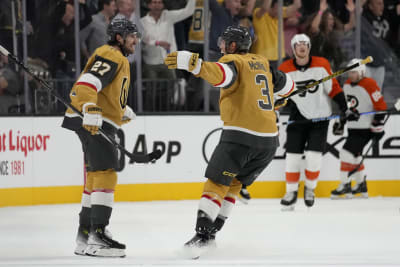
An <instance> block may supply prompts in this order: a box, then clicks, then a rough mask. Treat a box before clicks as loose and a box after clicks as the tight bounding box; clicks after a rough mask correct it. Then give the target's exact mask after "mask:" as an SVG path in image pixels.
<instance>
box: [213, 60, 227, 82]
mask: <svg viewBox="0 0 400 267" xmlns="http://www.w3.org/2000/svg"><path fill="white" fill-rule="evenodd" d="M215 64H217V66H218V67H219V68H220V69H221V71H222V81H221V82H220V83H218V84H214V86H218V85H221V84H223V83H224V82H225V79H226V74H225V70H224V68H223V67H222V65H221V64H219V63H218V62H215Z"/></svg>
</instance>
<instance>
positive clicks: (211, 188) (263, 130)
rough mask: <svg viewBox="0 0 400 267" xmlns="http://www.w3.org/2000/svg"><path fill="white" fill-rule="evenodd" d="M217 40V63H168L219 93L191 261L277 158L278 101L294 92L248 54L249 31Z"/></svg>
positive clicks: (174, 57)
mask: <svg viewBox="0 0 400 267" xmlns="http://www.w3.org/2000/svg"><path fill="white" fill-rule="evenodd" d="M219 39H220V40H219V47H220V49H221V52H222V53H223V54H224V56H223V57H221V58H220V60H219V61H218V62H206V61H202V60H201V59H200V58H199V57H198V54H194V53H191V52H188V51H178V52H174V53H171V54H169V55H168V56H167V58H166V59H165V64H166V65H168V67H169V68H173V69H174V68H177V69H183V70H187V71H189V72H191V73H192V74H194V75H195V76H197V77H201V78H202V79H204V80H206V81H207V82H209V83H210V84H212V85H213V86H216V87H220V88H221V90H220V100H219V105H220V110H221V112H220V113H221V119H222V121H223V123H224V126H223V131H222V134H221V139H220V142H219V144H218V145H217V147H216V148H215V150H214V152H213V155H212V156H211V159H210V162H209V164H208V166H207V169H206V172H205V177H206V178H207V181H206V182H205V185H204V189H203V194H202V196H201V199H200V203H199V208H198V212H197V222H196V227H195V230H196V234H195V236H194V237H193V238H192V239H191V240H190V241H188V242H187V243H186V244H185V246H184V247H185V249H187V250H189V251H192V252H193V253H194V254H193V255H191V257H193V258H196V257H198V256H199V254H198V253H199V251H201V250H202V248H207V247H209V246H212V245H213V244H214V240H215V234H216V233H217V232H218V231H219V230H221V228H222V226H223V224H224V222H225V220H226V219H227V218H228V216H229V214H230V212H231V210H232V208H233V206H234V204H235V200H236V198H237V195H238V194H239V191H240V189H241V187H242V184H244V185H250V184H252V183H253V182H254V180H255V179H256V178H257V177H258V176H259V174H260V173H261V172H262V171H263V170H264V169H265V168H266V167H267V166H268V164H269V163H270V162H271V160H272V159H273V157H274V155H275V152H276V149H277V147H278V145H279V140H278V130H277V125H276V117H275V112H274V99H275V97H276V96H277V97H278V98H279V96H285V95H288V94H290V93H291V92H292V90H293V89H294V83H293V81H292V79H291V78H290V77H289V76H288V75H286V74H284V73H283V72H281V71H276V70H273V69H270V66H269V62H268V60H267V59H265V58H264V57H262V56H260V55H255V54H250V53H248V51H249V49H250V46H251V37H250V34H249V32H248V30H247V29H246V28H244V27H240V26H230V27H228V28H227V29H226V30H225V31H224V32H223V34H222V35H221V37H220V38H219ZM199 248H200V249H199Z"/></svg>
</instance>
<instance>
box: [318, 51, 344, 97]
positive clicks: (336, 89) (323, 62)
mask: <svg viewBox="0 0 400 267" xmlns="http://www.w3.org/2000/svg"><path fill="white" fill-rule="evenodd" d="M313 67H323V68H324V69H325V70H326V72H327V73H328V74H329V75H331V74H332V69H331V64H329V61H328V60H327V59H326V58H323V57H315V56H313V57H312V60H311V65H310V68H313ZM340 92H343V90H342V88H341V87H340V85H339V83H338V81H337V80H336V78H332V90H331V92H330V93H329V97H330V98H334V97H335V96H336V95H337V94H339V93H340Z"/></svg>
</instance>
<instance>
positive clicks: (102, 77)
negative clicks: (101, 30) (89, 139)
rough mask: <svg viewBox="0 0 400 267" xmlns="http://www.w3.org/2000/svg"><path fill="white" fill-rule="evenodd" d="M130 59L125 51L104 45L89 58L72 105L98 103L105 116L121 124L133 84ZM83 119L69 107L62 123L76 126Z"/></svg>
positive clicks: (65, 125)
mask: <svg viewBox="0 0 400 267" xmlns="http://www.w3.org/2000/svg"><path fill="white" fill-rule="evenodd" d="M129 68H130V67H129V62H128V60H127V58H126V57H125V56H123V55H122V53H121V52H120V51H119V50H118V49H116V48H114V47H112V46H110V45H103V46H101V47H99V48H97V49H96V50H95V52H94V53H93V55H92V56H91V57H90V58H89V60H88V62H87V64H86V66H85V69H84V70H83V72H82V74H81V76H80V77H79V79H78V80H77V81H76V82H75V84H74V86H73V87H72V89H71V93H70V98H71V105H72V106H74V107H75V108H77V109H78V110H79V111H82V106H83V104H85V103H88V102H90V103H96V104H97V105H98V106H99V107H101V108H102V110H103V113H102V116H103V120H104V121H105V122H108V123H110V124H112V125H113V126H115V127H119V126H121V124H122V116H123V115H124V112H125V107H126V104H127V100H128V91H129V84H130V69H129ZM81 123H82V120H81V119H80V118H79V117H78V115H77V114H76V113H74V112H73V111H72V110H71V109H70V108H68V109H67V111H66V114H65V118H64V123H63V127H65V128H69V129H72V130H76V129H77V127H80V125H81Z"/></svg>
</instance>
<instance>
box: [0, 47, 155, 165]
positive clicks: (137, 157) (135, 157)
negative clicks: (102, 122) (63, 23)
mask: <svg viewBox="0 0 400 267" xmlns="http://www.w3.org/2000/svg"><path fill="white" fill-rule="evenodd" d="M0 53H1V54H3V55H4V56H6V57H8V58H9V59H10V60H11V61H13V62H15V63H16V64H18V65H19V66H20V67H21V68H22V69H23V70H24V71H26V72H27V73H28V74H29V75H31V76H32V77H33V78H34V79H35V80H36V81H38V82H39V83H40V84H41V85H42V86H44V87H45V88H46V89H47V90H48V91H49V92H50V94H52V95H53V96H54V97H55V98H57V100H58V101H60V102H61V103H63V104H64V105H65V106H66V107H68V108H70V109H72V110H73V111H74V112H75V113H76V114H78V115H79V117H81V118H83V114H82V113H81V112H80V111H79V110H78V109H77V108H75V107H74V106H72V105H71V104H70V103H68V102H67V101H65V99H64V98H62V97H61V96H60V95H59V94H58V93H57V92H56V91H54V90H53V88H51V86H50V85H49V84H48V83H47V82H46V81H45V80H43V79H41V78H40V77H38V76H36V75H35V74H34V73H33V72H32V71H31V70H30V69H29V68H27V67H26V66H25V65H24V63H22V62H21V61H19V60H18V58H17V57H16V56H14V55H12V54H11V53H10V52H8V50H7V49H5V48H4V47H3V46H1V45H0ZM99 133H100V134H101V135H102V136H103V137H104V138H105V139H106V140H107V141H108V142H110V143H111V144H113V145H114V146H115V147H117V148H118V149H119V150H120V151H121V152H122V153H123V154H125V155H127V156H128V157H129V158H130V161H129V163H133V162H137V163H148V162H154V161H156V160H157V159H159V158H160V157H161V154H162V153H161V150H159V149H157V150H155V151H153V152H151V153H149V154H147V155H141V154H133V153H130V152H129V151H127V150H126V149H125V148H124V147H123V146H121V145H120V144H119V143H118V142H117V141H115V139H114V138H113V137H112V136H109V135H108V134H107V133H106V132H105V131H104V130H103V129H101V128H99Z"/></svg>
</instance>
